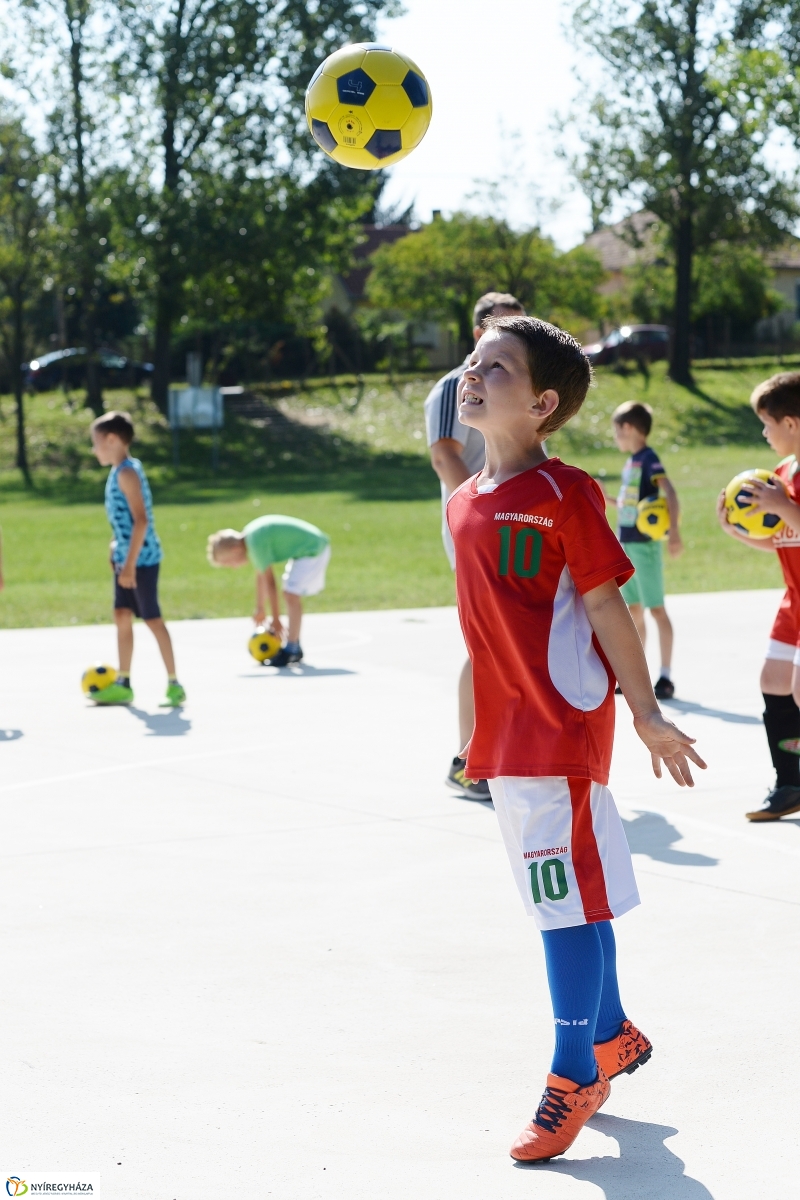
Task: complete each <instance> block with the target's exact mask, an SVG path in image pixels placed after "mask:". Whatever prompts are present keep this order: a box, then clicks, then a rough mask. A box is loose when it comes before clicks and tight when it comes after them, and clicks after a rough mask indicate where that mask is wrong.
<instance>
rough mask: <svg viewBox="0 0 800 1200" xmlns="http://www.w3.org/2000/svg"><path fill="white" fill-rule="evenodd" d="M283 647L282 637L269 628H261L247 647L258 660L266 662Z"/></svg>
mask: <svg viewBox="0 0 800 1200" xmlns="http://www.w3.org/2000/svg"><path fill="white" fill-rule="evenodd" d="M280 648H281V639H280V638H279V637H276V636H275V634H274V633H270V631H269V630H268V629H263V628H259V629H257V630H256V631H255V633H254V634H253V635H252V637H251V638H250V639H249V640H248V643H247V649H248V650H249V651H250V653H251V654H252V656H253V658H254V659H255V660H256V662H260V663H264V662H268V661H269V659H271V658H274V657H275V655H276V654H277V653H278V651H279V650H280Z"/></svg>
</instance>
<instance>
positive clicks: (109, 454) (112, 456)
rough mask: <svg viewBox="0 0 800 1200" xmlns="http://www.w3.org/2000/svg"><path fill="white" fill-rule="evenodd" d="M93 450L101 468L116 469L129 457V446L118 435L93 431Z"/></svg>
mask: <svg viewBox="0 0 800 1200" xmlns="http://www.w3.org/2000/svg"><path fill="white" fill-rule="evenodd" d="M92 449H93V450H94V455H95V458H96V459H97V461H98V462H99V463H100V466H101V467H115V466H116V465H117V463H121V462H122V460H123V459H124V458H127V457H128V445H127V443H126V442H123V440H122V438H121V437H120V436H119V434H118V433H98V431H97V430H96V429H93V430H92Z"/></svg>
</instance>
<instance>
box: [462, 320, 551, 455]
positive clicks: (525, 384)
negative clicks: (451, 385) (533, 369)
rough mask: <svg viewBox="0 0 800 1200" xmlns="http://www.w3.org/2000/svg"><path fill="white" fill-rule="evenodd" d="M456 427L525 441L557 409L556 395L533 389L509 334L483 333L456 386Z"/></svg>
mask: <svg viewBox="0 0 800 1200" xmlns="http://www.w3.org/2000/svg"><path fill="white" fill-rule="evenodd" d="M458 402H459V403H458V418H459V420H460V421H461V423H462V425H471V426H473V428H475V429H479V430H480V431H481V433H483V434H484V436H487V435H489V436H491V435H492V434H496V435H500V436H504V435H505V436H509V437H512V438H514V439H515V440H519V441H527V440H529V439H530V437H531V434H535V433H536V430H537V429H538V427H539V426H540V425H541V424H542V423H543V421H544V420H545V419H546V418H547V417H549V416H550V414H551V413H552V412H554V411H555V409H556V408H557V407H558V392H556V391H554V390H553V389H552V388H548V389H547V390H546V391H544V392H542V394H541V396H537V395H536V393H535V392H534V390H533V383H532V382H531V375H530V371H529V369H528V360H527V354H526V350H525V345H524V343H523V342H522V341H521V340H520V339H519V338H518V337H515V336H514V335H513V334H511V333H503V332H502V331H498V330H494V329H489V330H487V331H486V333H484V334H483V336H482V337H481V339H480V341H479V342H478V344H477V346H476V347H475V349H474V351H473V353H472V357H471V358H470V360H469V366H468V367H467V368H466V370H465V371H464V374H463V375H462V377H461V380H460V382H459V385H458Z"/></svg>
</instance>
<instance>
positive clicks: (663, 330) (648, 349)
mask: <svg viewBox="0 0 800 1200" xmlns="http://www.w3.org/2000/svg"><path fill="white" fill-rule="evenodd" d="M670 334H671V330H670V328H669V326H668V325H623V326H622V327H621V328H620V329H612V331H611V333H609V335H608V337H605V338H603V340H602V342H592V344H591V345H590V346H584V347H583V353H584V354H585V355H586V357H587V358H588V359H589V362H590V363H591V364H592V366H595V367H602V366H605V365H606V364H607V363H615V362H622V361H623V360H626V359H627V360H631V359H644V360H645V361H646V362H655V361H656V359H659V358H667V357H668V355H669V339H670Z"/></svg>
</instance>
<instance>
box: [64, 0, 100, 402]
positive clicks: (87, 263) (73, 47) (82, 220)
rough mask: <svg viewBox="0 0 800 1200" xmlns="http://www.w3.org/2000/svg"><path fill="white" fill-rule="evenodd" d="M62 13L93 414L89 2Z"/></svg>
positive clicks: (96, 381)
mask: <svg viewBox="0 0 800 1200" xmlns="http://www.w3.org/2000/svg"><path fill="white" fill-rule="evenodd" d="M64 15H65V18H66V23H67V28H68V32H69V38H70V82H71V85H72V122H73V136H74V138H75V183H76V187H77V202H78V212H77V214H76V215H77V221H76V224H77V226H78V229H79V230H80V236H79V239H78V240H79V243H80V245H79V249H80V255H81V270H80V276H81V307H82V313H81V316H82V320H81V325H82V331H83V340H84V344H85V346H86V356H87V361H86V403H87V405H88V406H89V408H91V410H92V412H93V413H94V414H95V416H98V417H99V416H100V414H101V413H102V411H103V392H102V388H101V386H100V364H99V362H98V360H97V305H96V304H95V297H94V294H93V293H94V291H95V262H94V248H93V245H92V228H91V225H92V223H91V218H90V215H89V193H88V189H87V186H86V160H85V157H84V137H85V135H86V116H85V113H84V108H83V83H84V78H83V30H84V26H85V24H86V21H87V18H88V6H86V5H81V4H78V5H75V4H73V3H72V0H66V3H65V5H64Z"/></svg>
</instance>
